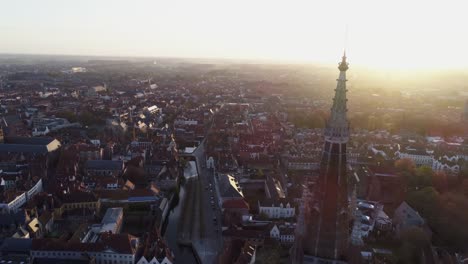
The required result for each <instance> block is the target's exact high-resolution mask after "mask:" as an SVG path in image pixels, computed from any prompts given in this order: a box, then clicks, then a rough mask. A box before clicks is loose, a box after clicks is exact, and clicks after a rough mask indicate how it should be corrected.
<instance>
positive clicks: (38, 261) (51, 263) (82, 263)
mask: <svg viewBox="0 0 468 264" xmlns="http://www.w3.org/2000/svg"><path fill="white" fill-rule="evenodd" d="M32 263H33V264H92V263H96V262H94V260H91V259H89V260H87V259H54V258H34V261H33V262H32Z"/></svg>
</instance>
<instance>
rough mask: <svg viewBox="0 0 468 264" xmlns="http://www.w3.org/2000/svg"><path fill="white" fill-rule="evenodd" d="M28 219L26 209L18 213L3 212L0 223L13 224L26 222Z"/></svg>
mask: <svg viewBox="0 0 468 264" xmlns="http://www.w3.org/2000/svg"><path fill="white" fill-rule="evenodd" d="M25 221H26V215H25V214H24V211H23V210H21V211H18V212H17V213H10V214H2V215H1V216H0V225H11V224H15V223H17V224H24V223H25Z"/></svg>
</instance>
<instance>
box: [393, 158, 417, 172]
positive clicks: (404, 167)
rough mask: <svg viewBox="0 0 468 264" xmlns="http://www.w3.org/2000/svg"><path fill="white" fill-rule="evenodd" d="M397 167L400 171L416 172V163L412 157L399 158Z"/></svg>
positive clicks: (396, 162)
mask: <svg viewBox="0 0 468 264" xmlns="http://www.w3.org/2000/svg"><path fill="white" fill-rule="evenodd" d="M395 169H396V170H397V172H399V173H408V174H414V172H415V169H416V165H415V164H414V161H413V160H411V159H406V158H405V159H399V160H397V161H395Z"/></svg>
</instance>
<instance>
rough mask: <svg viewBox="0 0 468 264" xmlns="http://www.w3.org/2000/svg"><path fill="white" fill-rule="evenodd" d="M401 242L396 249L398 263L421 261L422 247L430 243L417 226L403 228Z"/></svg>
mask: <svg viewBox="0 0 468 264" xmlns="http://www.w3.org/2000/svg"><path fill="white" fill-rule="evenodd" d="M401 242H402V243H401V246H400V248H399V249H398V250H397V257H398V263H421V257H422V252H423V250H424V247H426V246H428V245H429V244H430V241H429V238H428V237H427V235H426V233H424V231H423V230H422V229H421V228H419V227H410V228H408V229H405V230H403V232H402V233H401Z"/></svg>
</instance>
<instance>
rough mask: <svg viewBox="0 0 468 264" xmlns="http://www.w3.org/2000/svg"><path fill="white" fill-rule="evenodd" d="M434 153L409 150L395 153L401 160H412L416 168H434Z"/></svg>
mask: <svg viewBox="0 0 468 264" xmlns="http://www.w3.org/2000/svg"><path fill="white" fill-rule="evenodd" d="M432 154H433V151H427V150H417V149H411V148H407V149H405V150H398V151H397V152H395V156H396V157H398V158H399V159H410V160H412V161H413V162H414V164H415V165H416V166H428V167H432V163H433V161H434V157H433V155H432Z"/></svg>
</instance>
